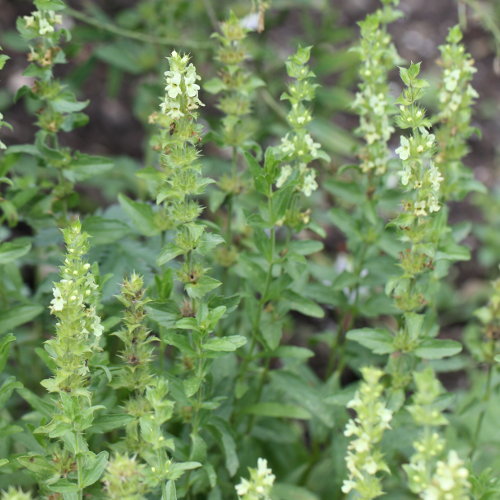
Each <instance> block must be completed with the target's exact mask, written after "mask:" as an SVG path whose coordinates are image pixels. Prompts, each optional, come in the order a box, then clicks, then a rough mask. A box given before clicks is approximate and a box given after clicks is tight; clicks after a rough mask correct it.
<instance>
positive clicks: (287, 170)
mask: <svg viewBox="0 0 500 500" xmlns="http://www.w3.org/2000/svg"><path fill="white" fill-rule="evenodd" d="M290 175H292V167H291V166H290V165H283V167H281V172H280V175H279V176H278V179H277V180H276V187H277V188H280V187H281V186H283V184H285V182H286V181H287V179H288V178H289V177H290Z"/></svg>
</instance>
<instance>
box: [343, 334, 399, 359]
mask: <svg viewBox="0 0 500 500" xmlns="http://www.w3.org/2000/svg"><path fill="white" fill-rule="evenodd" d="M346 337H347V338H348V339H349V340H354V342H357V343H358V344H361V345H362V346H364V347H366V348H368V349H370V351H372V352H373V353H375V354H389V353H391V352H394V347H393V345H392V344H393V336H392V335H391V334H390V332H388V331H387V330H382V329H381V328H358V329H356V330H351V331H349V332H347V335H346Z"/></svg>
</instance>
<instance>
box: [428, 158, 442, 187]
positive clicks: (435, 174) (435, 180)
mask: <svg viewBox="0 0 500 500" xmlns="http://www.w3.org/2000/svg"><path fill="white" fill-rule="evenodd" d="M429 181H430V183H431V185H432V188H433V189H434V190H435V191H439V188H440V186H441V182H443V181H444V177H443V176H442V175H441V172H440V171H439V169H438V168H437V167H436V165H434V164H432V165H431V167H430V168H429Z"/></svg>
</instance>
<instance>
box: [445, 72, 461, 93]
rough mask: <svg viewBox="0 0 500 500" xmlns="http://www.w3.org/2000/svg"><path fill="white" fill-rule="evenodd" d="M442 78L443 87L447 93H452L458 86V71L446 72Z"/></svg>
mask: <svg viewBox="0 0 500 500" xmlns="http://www.w3.org/2000/svg"><path fill="white" fill-rule="evenodd" d="M445 73H446V75H445V77H444V86H445V88H446V90H447V91H448V92H453V91H454V90H455V89H456V88H457V85H458V80H459V79H460V71H459V70H458V69H454V70H453V71H446V72H445Z"/></svg>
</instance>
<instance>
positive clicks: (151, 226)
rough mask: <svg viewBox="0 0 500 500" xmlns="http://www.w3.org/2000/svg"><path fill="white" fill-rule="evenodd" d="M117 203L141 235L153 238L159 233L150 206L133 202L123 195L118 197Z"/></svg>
mask: <svg viewBox="0 0 500 500" xmlns="http://www.w3.org/2000/svg"><path fill="white" fill-rule="evenodd" d="M118 201H119V202H120V205H121V206H122V208H123V210H124V211H125V213H126V214H127V215H128V216H129V217H130V218H131V219H132V222H133V224H134V226H135V227H136V228H137V229H138V231H139V232H140V233H141V234H144V235H145V236H154V235H156V234H158V233H159V229H158V227H157V226H156V224H155V217H154V213H153V208H152V207H151V205H149V204H147V203H143V202H139V201H133V200H131V199H130V198H127V197H126V196H125V195H123V194H119V195H118Z"/></svg>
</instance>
